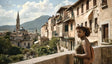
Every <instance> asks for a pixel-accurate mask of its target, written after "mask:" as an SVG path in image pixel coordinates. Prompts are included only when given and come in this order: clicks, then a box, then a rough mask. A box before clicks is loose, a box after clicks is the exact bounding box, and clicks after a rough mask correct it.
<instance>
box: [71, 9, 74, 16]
mask: <svg viewBox="0 0 112 64" xmlns="http://www.w3.org/2000/svg"><path fill="white" fill-rule="evenodd" d="M71 14H72V18H74V12H73V10H72V11H71Z"/></svg>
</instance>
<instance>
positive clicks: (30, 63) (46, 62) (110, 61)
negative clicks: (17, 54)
mask: <svg viewBox="0 0 112 64" xmlns="http://www.w3.org/2000/svg"><path fill="white" fill-rule="evenodd" d="M94 51H95V60H94V62H93V64H112V46H107V45H106V46H98V47H94ZM72 53H74V52H73V51H68V52H62V53H56V54H52V55H47V56H42V57H38V58H34V59H30V60H26V61H21V62H17V63H13V64H74V63H73V57H72V55H71V54H72Z"/></svg>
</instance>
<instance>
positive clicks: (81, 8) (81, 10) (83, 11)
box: [81, 4, 84, 13]
mask: <svg viewBox="0 0 112 64" xmlns="http://www.w3.org/2000/svg"><path fill="white" fill-rule="evenodd" d="M83 6H84V5H83V4H82V6H81V9H82V10H81V13H83V12H84V8H83Z"/></svg>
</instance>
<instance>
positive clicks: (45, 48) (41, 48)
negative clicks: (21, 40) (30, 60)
mask: <svg viewBox="0 0 112 64" xmlns="http://www.w3.org/2000/svg"><path fill="white" fill-rule="evenodd" d="M41 39H42V42H41V44H35V45H33V46H32V48H33V49H34V50H35V51H37V52H36V53H37V54H38V56H43V55H49V54H54V53H56V52H57V43H58V42H59V39H58V38H52V39H51V40H50V41H48V39H47V38H41ZM44 40H45V41H44Z"/></svg>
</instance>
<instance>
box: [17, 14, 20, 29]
mask: <svg viewBox="0 0 112 64" xmlns="http://www.w3.org/2000/svg"><path fill="white" fill-rule="evenodd" d="M19 30H20V19H19V12H18V13H17V19H16V31H19Z"/></svg>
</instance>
